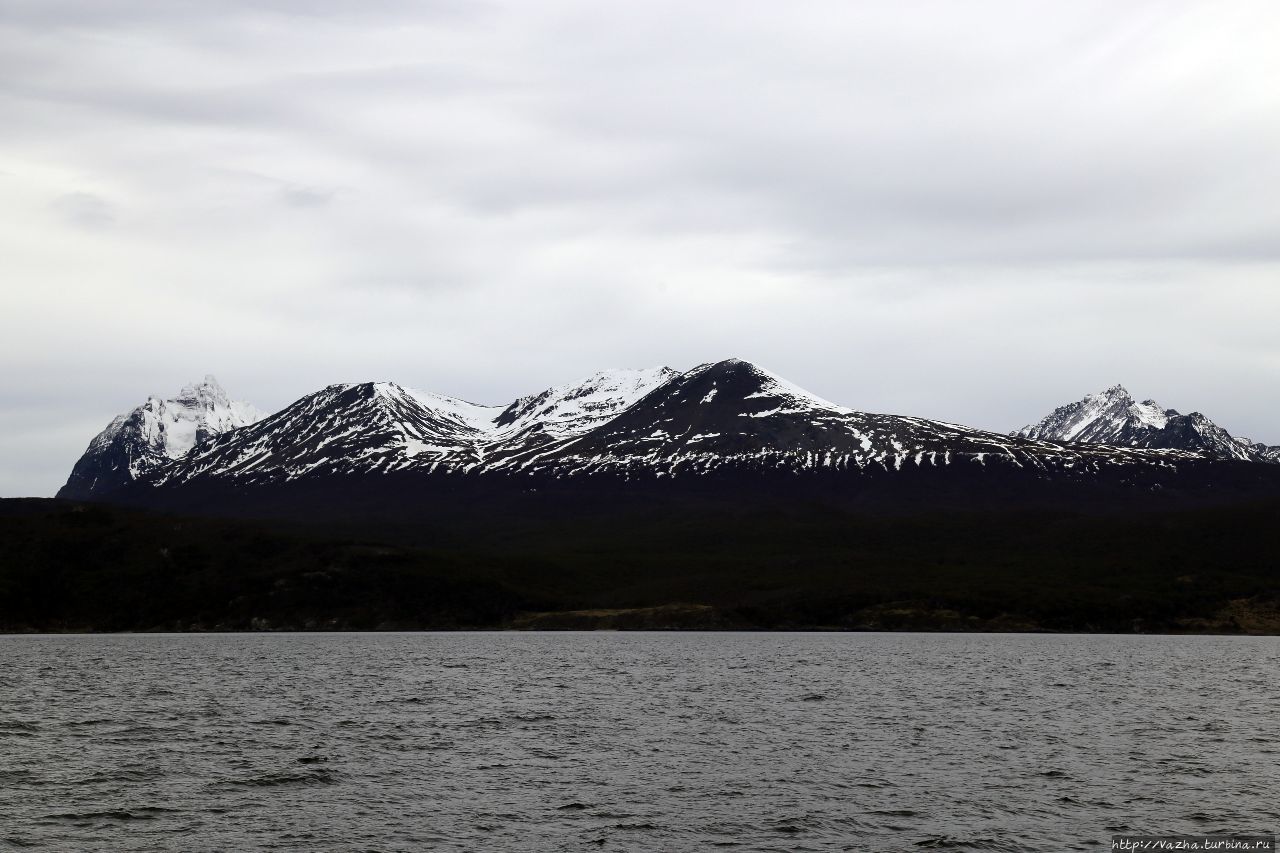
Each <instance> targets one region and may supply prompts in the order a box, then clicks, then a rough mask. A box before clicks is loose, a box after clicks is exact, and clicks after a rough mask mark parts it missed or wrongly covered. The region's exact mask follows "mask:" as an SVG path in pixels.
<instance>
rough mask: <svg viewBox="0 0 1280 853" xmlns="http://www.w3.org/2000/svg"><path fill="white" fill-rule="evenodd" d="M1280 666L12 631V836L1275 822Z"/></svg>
mask: <svg viewBox="0 0 1280 853" xmlns="http://www.w3.org/2000/svg"><path fill="white" fill-rule="evenodd" d="M1278 692H1280V640H1278V639H1276V638H1246V637H1111V636H1016V635H939V634H606V633H573V634H509V633H508V634H501V633H457V634H330V635H315V634H312V635H298V634H294V635H280V634H274V635H188V636H173V635H169V636H41V637H0V849H28V848H35V849H49V850H75V851H88V850H112V851H115V850H131V851H143V850H381V851H389V850H482V851H485V850H497V851H502V850H569V851H573V850H591V851H594V850H606V851H608V850H615V851H616V850H629V851H684V850H690V851H692V850H707V849H713V848H721V847H723V848H727V849H736V850H743V851H747V850H752V851H755V850H785V851H800V850H822V851H826V850H867V851H891V850H920V849H928V848H931V847H936V848H950V849H959V850H1092V849H1097V850H1103V849H1109V843H1108V842H1109V836H1110V835H1111V834H1112V833H1116V832H1175V831H1176V832H1197V833H1199V832H1211V831H1212V832H1217V831H1225V832H1234V833H1254V834H1261V833H1271V832H1275V831H1277V830H1278V829H1280V788H1278V786H1280V710H1277V704H1276V699H1277V693H1278Z"/></svg>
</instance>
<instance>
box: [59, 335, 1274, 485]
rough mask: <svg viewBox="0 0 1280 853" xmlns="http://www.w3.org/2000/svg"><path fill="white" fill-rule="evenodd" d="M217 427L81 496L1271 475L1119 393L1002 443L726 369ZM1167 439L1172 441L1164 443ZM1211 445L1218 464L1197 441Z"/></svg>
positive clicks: (323, 395) (381, 395) (396, 391)
mask: <svg viewBox="0 0 1280 853" xmlns="http://www.w3.org/2000/svg"><path fill="white" fill-rule="evenodd" d="M223 396H224V397H225V393H224V394H223ZM140 408H142V407H140ZM135 411H136V410H135ZM113 423H114V422H113ZM1206 424H1208V426H1205V425H1206ZM222 426H224V423H223V421H222V420H218V419H217V418H215V419H213V422H212V426H211V427H207V428H205V434H204V435H202V437H201V439H200V440H199V441H193V442H191V443H190V446H189V447H187V448H186V449H185V451H184V452H176V453H175V455H172V456H166V457H165V458H164V459H163V460H160V459H157V460H156V461H155V462H154V464H149V465H148V466H143V467H141V468H139V469H138V470H137V471H136V472H135V471H133V469H130V472H131V473H133V474H134V476H133V477H132V479H127V481H126V482H124V483H122V484H111V485H114V486H115V488H114V489H104V490H99V491H97V492H92V493H91V494H90V495H89V496H91V497H95V498H102V499H108V500H114V499H116V498H119V499H121V500H124V501H128V502H138V503H157V502H163V501H165V500H175V499H177V496H180V495H191V494H194V493H195V492H197V491H201V490H203V491H205V492H208V493H211V494H212V493H217V494H222V495H223V497H222V498H221V500H240V498H233V497H231V495H233V494H235V495H241V496H243V495H245V494H248V493H250V492H257V493H262V492H264V490H272V489H274V490H276V491H277V492H280V493H282V494H283V493H284V492H287V493H288V494H291V495H295V496H297V495H305V494H306V493H307V492H310V493H312V494H316V495H318V494H320V493H321V492H326V493H328V494H330V495H333V494H338V493H341V492H342V491H343V490H344V489H345V488H346V487H348V486H349V487H351V488H352V489H354V488H355V484H356V483H357V482H359V483H360V486H359V489H360V490H363V492H364V493H366V495H367V496H368V499H369V500H371V501H374V502H377V501H378V500H382V502H384V503H390V502H392V500H393V498H392V495H393V493H394V495H395V496H396V499H403V500H405V501H408V502H413V501H416V500H419V499H420V498H421V497H422V495H424V494H427V493H432V494H436V495H437V497H438V496H439V495H443V494H446V493H449V492H450V491H451V490H456V489H459V488H462V485H460V484H461V483H462V482H463V481H464V480H465V481H468V483H469V485H466V490H467V491H468V492H471V493H476V494H482V493H487V492H492V491H493V490H495V489H496V490H508V491H510V490H512V489H514V490H515V491H516V492H521V491H526V492H528V491H538V490H546V489H548V488H552V487H554V488H558V489H562V490H563V489H564V488H576V489H578V490H579V491H581V490H582V489H584V488H589V489H594V490H597V491H598V490H600V489H603V490H604V491H605V492H607V493H608V494H614V495H618V494H622V493H623V492H626V491H628V490H630V491H631V492H633V493H634V490H635V489H636V488H637V486H638V485H639V484H643V483H665V482H671V481H677V480H678V481H679V482H680V483H681V484H685V485H683V486H681V488H689V487H694V485H693V484H698V483H700V484H705V485H697V486H696V488H700V489H705V490H711V491H714V490H716V489H719V490H720V491H721V492H722V493H723V494H724V496H725V497H726V498H729V497H731V495H732V494H734V493H735V490H736V491H737V493H739V494H745V493H746V492H748V491H752V490H754V491H757V492H761V493H766V494H767V493H769V492H771V491H773V492H779V493H780V491H790V492H794V493H796V494H797V495H801V496H802V495H803V494H804V492H805V490H806V489H809V490H811V491H813V490H819V491H825V493H828V494H835V495H844V496H845V497H848V496H851V495H853V494H854V493H863V492H867V495H868V496H864V497H862V498H860V499H861V500H865V501H871V502H872V503H874V492H875V490H876V489H879V490H880V492H881V493H883V494H886V495H887V494H889V493H891V492H893V493H896V494H898V496H899V498H900V499H902V500H906V501H909V500H910V499H911V496H913V495H914V496H917V497H918V499H919V500H920V501H921V502H922V503H927V502H928V501H930V500H934V499H935V498H937V497H938V495H941V494H944V493H946V494H950V495H951V498H950V499H951V500H956V501H958V500H963V496H964V495H965V494H971V495H973V496H974V498H975V499H981V497H982V495H983V493H984V492H990V493H991V495H993V496H994V495H1005V497H1006V498H1007V499H1010V500H1011V499H1012V498H1011V497H1009V496H1012V495H1014V494H1032V493H1037V492H1045V491H1046V490H1053V489H1057V490H1059V491H1061V490H1062V488H1064V487H1066V486H1067V485H1068V484H1070V488H1071V489H1075V488H1077V487H1079V486H1081V485H1082V484H1084V485H1088V484H1095V485H1098V486H1100V487H1102V486H1105V488H1107V489H1110V490H1112V491H1119V492H1125V493H1129V494H1134V495H1137V494H1146V493H1154V492H1159V491H1161V490H1172V491H1173V492H1187V491H1188V490H1189V489H1190V490H1193V491H1199V492H1200V493H1203V494H1205V495H1219V494H1227V493H1229V492H1230V491H1231V489H1233V488H1236V487H1237V486H1242V487H1244V488H1246V489H1253V490H1256V489H1263V490H1264V491H1265V490H1266V489H1270V488H1272V486H1274V487H1275V488H1276V490H1277V491H1280V467H1276V468H1272V466H1269V465H1268V466H1263V467H1265V468H1267V469H1271V470H1269V471H1260V470H1257V469H1255V468H1253V467H1246V468H1240V469H1236V468H1232V467H1230V465H1231V464H1234V463H1248V465H1249V466H1252V465H1253V463H1256V462H1259V461H1269V460H1267V459H1266V457H1265V456H1264V455H1263V454H1261V453H1258V452H1255V451H1250V452H1248V453H1246V452H1244V451H1242V450H1240V447H1241V445H1240V444H1239V440H1237V439H1234V438H1231V437H1230V435H1229V434H1227V433H1226V432H1225V430H1220V428H1218V427H1216V425H1213V424H1212V422H1209V421H1208V420H1207V419H1205V418H1203V416H1202V415H1198V414H1193V415H1190V416H1184V415H1180V414H1179V413H1177V412H1175V411H1173V410H1162V409H1160V408H1159V407H1158V406H1157V405H1156V404H1155V403H1153V402H1151V401H1147V402H1144V403H1141V404H1139V403H1137V402H1136V401H1134V400H1133V399H1132V397H1131V396H1130V395H1129V394H1128V392H1127V391H1125V390H1124V389H1123V387H1121V386H1113V387H1112V388H1110V389H1108V390H1107V391H1106V392H1103V393H1102V394H1100V395H1090V397H1087V398H1086V399H1085V401H1082V403H1081V404H1072V405H1069V406H1064V407H1059V409H1058V410H1055V412H1054V414H1053V415H1051V416H1050V417H1049V418H1046V419H1045V420H1044V421H1042V422H1041V423H1040V424H1039V425H1033V426H1032V427H1028V428H1024V430H1020V431H1018V432H1016V433H1013V434H1006V433H998V432H992V431H988V430H981V429H975V428H970V427H966V426H963V425H959V424H953V423H947V422H943V421H936V420H929V419H925V418H915V417H909V416H903V415H888V414H876V413H870V412H862V411H858V410H855V409H853V408H849V407H846V406H842V405H839V404H836V403H832V402H830V401H828V400H824V399H822V398H820V397H818V396H816V395H814V394H811V393H810V392H808V391H806V390H804V389H803V388H801V387H799V386H797V385H795V384H793V383H791V382H789V381H788V380H786V379H783V378H782V377H780V376H777V375H776V374H773V373H771V372H770V371H768V370H765V369H763V368H761V367H759V366H757V365H754V364H752V363H750V362H746V361H743V360H740V359H725V360H722V361H719V362H710V363H706V364H701V365H698V366H696V367H694V368H691V369H689V370H686V371H684V372H677V371H675V370H672V369H670V368H666V367H656V368H647V369H642V370H607V371H600V372H597V373H595V374H592V375H591V376H589V377H587V378H586V379H583V380H580V381H578V382H571V383H567V384H564V385H559V386H554V387H552V388H548V389H545V390H543V391H541V392H538V393H536V394H530V395H525V396H522V397H520V398H517V399H516V400H515V401H513V402H511V403H509V404H507V405H505V406H502V405H494V406H488V405H480V404H475V403H470V402H467V401H464V400H460V399H458V398H455V397H449V396H446V395H441V394H437V393H434V392H428V391H420V390H414V389H409V388H405V387H403V386H401V385H398V384H396V383H394V382H364V383H354V384H337V385H330V386H328V387H326V388H323V389H321V390H320V391H317V392H314V393H312V394H308V395H306V396H304V397H302V398H300V399H299V400H296V401H295V402H293V403H291V404H290V405H288V406H286V407H285V408H283V409H281V410H280V411H279V412H276V413H274V414H272V415H270V416H267V417H264V418H261V419H258V420H254V421H252V422H248V423H243V424H240V425H236V426H231V427H229V428H221V427H222ZM1176 429H1181V430H1183V431H1184V432H1186V431H1190V433H1189V436H1190V437H1184V438H1182V439H1181V440H1178V439H1179V436H1180V435H1181V434H1180V433H1177V432H1175V431H1174V430H1176ZM1126 430H1127V431H1126ZM1219 433H1221V435H1223V436H1225V437H1226V438H1225V439H1223V441H1230V442H1232V443H1231V444H1230V445H1229V448H1230V449H1231V450H1233V451H1236V452H1220V451H1218V450H1217V449H1216V447H1217V446H1216V445H1215V446H1213V447H1206V446H1205V445H1204V440H1205V437H1206V436H1208V437H1209V438H1215V437H1218V435H1219ZM1152 435H1157V436H1163V437H1164V438H1163V440H1156V439H1154V438H1152ZM1100 439H1106V440H1107V441H1106V443H1103V441H1102V440H1100ZM1196 441H1200V442H1201V443H1200V444H1196V443H1195V442H1196ZM91 450H92V448H91ZM174 450H175V451H182V447H181V446H175V448H174ZM166 452H167V451H166ZM87 456H88V454H87ZM82 463H84V459H82V460H81V463H77V468H79V467H80V466H81V464H82ZM1269 474H1277V477H1274V478H1273V477H1270V476H1269ZM75 476H76V475H75V473H74V472H73V480H74V478H75ZM890 480H896V482H895V483H894V484H893V485H892V486H890V485H888V483H889V481H890ZM1271 480H1275V481H1276V482H1275V483H1271ZM731 482H732V483H733V485H729V484H730V483H731ZM819 483H821V485H819ZM71 484H72V481H69V483H68V489H69V488H70V486H71ZM342 484H346V486H343V485H342ZM572 484H577V485H576V486H574V485H572ZM589 484H590V485H589ZM282 489H283V490H284V491H283V492H281V490H282ZM246 490H248V491H247V492H246ZM348 490H350V489H348ZM486 490H487V491H486ZM868 490H870V491H868ZM966 490H968V491H967V492H966ZM379 493H381V494H382V497H379ZM814 493H815V494H816V493H817V492H816V491H815V492H814ZM60 495H62V496H64V497H73V496H78V495H74V494H63V493H60ZM441 499H442V500H443V498H441ZM602 499H605V500H608V499H611V498H608V497H607V496H606V497H604V498H602ZM841 499H843V498H841Z"/></svg>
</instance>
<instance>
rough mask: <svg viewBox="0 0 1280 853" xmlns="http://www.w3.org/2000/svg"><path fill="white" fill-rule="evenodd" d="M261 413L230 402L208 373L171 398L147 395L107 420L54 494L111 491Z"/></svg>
mask: <svg viewBox="0 0 1280 853" xmlns="http://www.w3.org/2000/svg"><path fill="white" fill-rule="evenodd" d="M262 417H263V414H262V412H260V411H259V410H258V409H257V408H255V407H254V406H253V405H251V404H249V403H245V402H242V401H238V400H232V399H231V398H230V396H229V395H228V394H227V392H226V390H225V389H223V387H222V386H221V385H219V384H218V380H217V379H215V378H214V377H213V376H211V375H210V376H205V378H204V379H203V380H202V381H200V382H193V383H191V384H189V385H186V386H184V387H183V388H182V389H181V390H180V391H179V392H178V393H177V394H176V395H174V396H173V397H159V396H154V395H153V396H150V397H148V398H147V400H146V402H144V403H142V405H140V406H138V407H136V408H134V409H133V410H132V411H129V412H126V413H124V414H122V415H118V416H117V417H115V418H114V419H112V421H111V423H110V424H108V425H107V427H106V429H104V430H103V431H102V432H100V433H99V434H98V435H97V436H96V437H95V438H94V439H93V440H92V441H91V442H90V443H89V447H88V449H87V450H86V451H85V453H84V455H83V456H81V457H80V460H79V461H78V462H77V463H76V465H75V467H74V468H73V469H72V471H71V476H70V477H69V478H68V480H67V483H66V485H65V486H63V487H62V489H60V490H59V492H58V496H59V497H65V498H75V499H84V498H91V497H95V496H98V495H102V494H106V493H108V492H111V491H114V490H116V489H118V488H120V487H122V486H124V485H127V484H128V483H130V482H132V481H134V480H136V479H137V478H139V477H141V476H143V475H145V474H147V473H149V472H151V471H153V470H155V469H157V468H159V467H161V466H162V465H164V464H166V463H168V462H170V461H173V460H176V459H181V458H183V457H184V456H186V455H187V454H188V453H189V452H190V451H191V449H192V448H193V447H195V446H196V445H198V444H201V443H203V442H206V441H208V440H209V439H211V438H212V437H214V436H216V435H220V434H222V433H224V432H227V431H229V430H233V429H236V428H238V427H242V426H247V425H248V424H252V423H255V422H257V421H259V420H261V419H262Z"/></svg>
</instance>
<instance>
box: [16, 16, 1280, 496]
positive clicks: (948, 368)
mask: <svg viewBox="0 0 1280 853" xmlns="http://www.w3.org/2000/svg"><path fill="white" fill-rule="evenodd" d="M1278 25H1280V11H1278V10H1277V8H1276V7H1275V6H1274V5H1273V4H1270V3H1267V2H1261V0H1258V2H1253V0H1227V2H1225V3H1221V4H1213V6H1212V7H1210V6H1209V5H1208V4H1203V5H1202V4H1179V5H1175V6H1169V5H1168V4H1128V5H1126V6H1125V7H1124V8H1123V9H1121V8H1119V7H1117V6H1116V5H1115V4H1112V3H1105V2H1100V0H1099V2H1081V3H1072V4H1028V3H1024V2H1021V0H979V2H976V3H969V4H965V5H964V6H963V8H962V7H960V6H958V5H956V4H954V3H951V2H941V0H939V2H929V0H922V2H920V3H913V4H910V5H909V6H902V5H894V4H883V3H882V4H873V3H860V4H850V3H845V2H834V0H833V2H821V0H819V2H815V3H807V4H801V5H798V6H797V5H794V4H793V5H792V6H788V7H786V8H784V7H782V6H780V5H779V4H777V3H773V2H753V0H744V2H735V3H729V2H711V3H702V4H687V3H676V2H674V0H654V2H651V3H644V4H617V3H613V4H600V3H593V2H586V0H548V1H547V2H539V3H515V2H494V3H488V4H483V5H472V4H465V5H464V4H460V3H456V2H451V0H450V1H449V2H426V3H419V2H409V1H408V0H403V2H402V0H374V2H370V3H359V4H353V3H346V2H343V3H338V2H336V0H319V2H296V3H295V2H286V0H268V2H266V3H260V2H251V0H209V2H199V3H197V2H167V1H166V0H123V2H119V3H102V2H97V0H92V2H91V0H39V2H36V0H30V2H15V0H0V132H2V133H3V136H4V139H5V150H4V152H3V158H4V160H3V162H2V163H0V168H2V169H3V171H4V173H5V174H6V177H5V179H4V180H5V192H4V193H3V194H0V214H3V215H4V217H5V221H6V222H7V223H12V224H11V226H7V227H6V229H4V230H3V232H0V280H4V281H5V282H18V283H19V284H20V286H16V287H6V288H4V289H3V290H2V291H0V378H3V380H4V381H3V382H2V383H0V419H2V420H3V423H4V425H5V435H6V437H7V438H6V441H5V442H4V443H3V444H2V445H0V489H3V490H5V493H8V494H16V493H23V492H43V493H51V492H52V491H53V489H55V488H56V487H57V485H58V482H57V481H58V480H60V478H61V476H62V475H63V474H65V471H66V469H68V468H69V467H70V464H71V463H72V461H74V459H75V457H76V456H77V455H78V454H79V453H80V452H81V451H82V450H83V446H84V444H85V443H86V442H87V441H88V440H89V438H91V437H92V434H93V433H94V432H96V430H97V429H98V428H100V426H101V425H102V424H101V423H98V421H99V420H100V421H101V422H102V423H105V422H106V419H107V418H108V417H109V416H110V414H112V413H114V412H116V411H122V410H124V409H127V408H129V407H131V406H132V405H135V404H136V403H137V402H139V401H140V400H141V399H142V398H143V397H144V396H145V394H146V393H148V392H150V391H157V390H158V391H162V392H166V393H167V392H168V391H172V390H176V389H177V388H178V387H180V386H181V385H182V384H184V383H185V382H187V381H190V380H191V379H192V378H194V377H199V376H202V375H204V374H205V373H208V372H213V373H216V374H217V375H218V376H219V377H220V378H222V379H223V380H224V381H226V382H227V385H228V387H229V388H230V389H231V390H232V392H233V393H235V394H236V395H238V396H241V397H244V398H247V399H250V400H252V401H254V402H255V403H256V404H258V405H260V406H262V407H264V408H273V407H278V406H282V405H284V404H286V403H288V402H290V401H291V400H292V399H295V398H296V397H297V396H300V395H301V394H303V393H306V392H307V391H310V390H313V389H314V388H317V387H320V386H322V385H324V384H327V383H329V382H334V381H346V380H360V379H368V378H388V379H396V380H399V381H402V382H405V383H407V384H410V385H416V386H420V387H426V388H432V389H434V390H439V391H442V392H445V393H452V394H457V395H459V396H463V397H467V398H469V399H475V400H478V401H480V402H502V401H505V400H509V399H511V398H514V397H515V396H517V395H518V394H522V393H527V392H529V391H531V390H534V389H537V388H540V387H543V386H546V385H550V384H553V383H556V382H563V381H568V380H571V379H573V378H575V377H577V376H579V375H581V374H586V373H589V372H591V371H593V370H595V369H598V368H602V367H607V366H627V365H631V366H635V365H652V364H659V363H666V364H670V365H672V366H674V367H687V366H690V365H692V364H695V363H698V362H702V361H708V360H714V359H718V358H723V357H726V356H730V355H737V356H741V357H744V358H749V359H752V360H755V361H759V362H760V363H762V364H764V365H765V366H767V367H769V368H771V369H773V370H776V371H778V372H780V373H782V374H783V375H785V376H787V377H788V378H790V379H792V380H794V381H796V382H798V383H799V384H801V385H803V386H807V387H810V388H811V389H812V390H813V391H815V392H816V393H820V394H822V395H823V396H826V397H828V398H831V399H835V400H839V401H841V402H844V403H847V404H849V405H854V406H858V407H863V408H868V409H872V410H881V411H896V412H902V413H909V414H920V415H927V416H933V417H941V418H946V419H952V420H959V421H963V422H970V423H973V424H975V425H977V426H985V427H992V428H1001V429H1007V428H1012V427H1015V426H1019V425H1021V424H1023V423H1026V422H1028V421H1030V420H1034V419H1035V418H1037V417H1039V416H1041V415H1043V414H1044V413H1045V411H1046V410H1047V409H1049V408H1052V407H1053V406H1054V405H1057V404H1059V403H1061V402H1064V401H1066V400H1069V399H1075V398H1078V397H1079V396H1081V395H1083V394H1084V393H1086V392H1088V391H1091V390H1097V389H1098V388H1101V387H1104V386H1105V385H1109V384H1112V383H1114V382H1116V381H1121V382H1124V383H1126V384H1127V385H1128V386H1129V387H1130V388H1131V390H1133V391H1134V392H1135V393H1138V394H1140V395H1149V396H1152V397H1155V398H1156V399H1159V400H1161V401H1167V403H1168V405H1175V406H1179V407H1183V408H1188V409H1190V408H1199V409H1202V410H1204V411H1205V412H1206V413H1208V414H1209V415H1210V416H1211V417H1214V418H1215V419H1217V420H1219V421H1221V422H1222V423H1223V424H1224V425H1226V426H1227V427H1228V428H1229V429H1231V430H1233V431H1235V432H1240V433H1243V434H1247V435H1253V436H1255V437H1257V438H1259V439H1260V440H1269V441H1271V442H1276V443H1280V406H1278V404H1277V403H1276V402H1275V400H1276V395H1275V394H1271V393H1267V389H1272V388H1274V387H1276V384H1277V382H1278V381H1280V344H1278V343H1277V340H1276V336H1275V334H1274V328H1275V319H1276V317H1278V316H1280V291H1277V289H1276V288H1275V282H1276V281H1277V275H1280V206H1277V205H1276V204H1275V201H1274V199H1275V195H1276V193H1275V187H1276V186H1280V95H1278V94H1277V92H1276V89H1275V86H1274V82H1273V81H1274V80H1275V79H1276V78H1277V76H1278V75H1280V59H1277V55H1276V52H1275V50H1274V44H1273V42H1274V39H1273V38H1271V37H1270V36H1269V33H1271V32H1274V28H1275V27H1276V26H1278ZM126 214H127V226H128V227H121V224H122V223H124V221H125V219H126ZM113 222H114V223H117V227H109V226H111V224H112V223H113ZM68 225H70V226H72V227H67V226H68ZM86 342H105V343H104V344H102V345H95V346H93V347H90V346H88V345H87V344H86ZM166 389H168V391H166ZM79 412H89V413H91V416H90V415H84V416H83V417H82V416H80V415H78V414H77V413H79ZM50 424H63V425H67V426H66V428H65V429H61V428H59V429H50V428H49V425H50ZM73 425H74V426H73ZM46 430H47V437H46V438H38V436H39V435H43V434H45V431H46ZM33 436H35V437H34V438H33ZM55 475H56V476H55Z"/></svg>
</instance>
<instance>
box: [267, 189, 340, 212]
mask: <svg viewBox="0 0 1280 853" xmlns="http://www.w3.org/2000/svg"><path fill="white" fill-rule="evenodd" d="M336 192H337V191H336V190H333V189H320V188H319V187H282V188H281V189H280V199H281V200H282V201H283V202H284V203H285V204H286V205H288V206H289V207H301V208H309V207H326V206H328V204H329V202H331V201H333V196H334V194H335V193H336Z"/></svg>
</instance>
